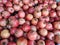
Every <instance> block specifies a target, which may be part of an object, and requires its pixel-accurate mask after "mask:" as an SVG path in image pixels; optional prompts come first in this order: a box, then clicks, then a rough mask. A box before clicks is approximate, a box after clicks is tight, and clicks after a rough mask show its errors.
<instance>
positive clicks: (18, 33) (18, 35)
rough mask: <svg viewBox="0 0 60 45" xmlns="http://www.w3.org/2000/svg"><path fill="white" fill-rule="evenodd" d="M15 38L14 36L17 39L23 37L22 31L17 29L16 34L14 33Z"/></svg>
mask: <svg viewBox="0 0 60 45" xmlns="http://www.w3.org/2000/svg"><path fill="white" fill-rule="evenodd" d="M15 36H16V37H17V38H19V37H21V36H23V30H21V29H17V30H16V32H15Z"/></svg>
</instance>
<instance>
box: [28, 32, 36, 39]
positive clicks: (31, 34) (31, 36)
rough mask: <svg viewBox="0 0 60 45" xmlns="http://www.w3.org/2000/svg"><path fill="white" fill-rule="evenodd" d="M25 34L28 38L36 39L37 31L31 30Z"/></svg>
mask: <svg viewBox="0 0 60 45" xmlns="http://www.w3.org/2000/svg"><path fill="white" fill-rule="evenodd" d="M27 36H28V39H29V40H36V39H37V33H36V32H33V31H30V32H28V34H27Z"/></svg>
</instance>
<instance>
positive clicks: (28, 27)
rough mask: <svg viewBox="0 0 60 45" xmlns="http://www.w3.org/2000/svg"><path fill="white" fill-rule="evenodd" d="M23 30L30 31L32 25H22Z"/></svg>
mask: <svg viewBox="0 0 60 45" xmlns="http://www.w3.org/2000/svg"><path fill="white" fill-rule="evenodd" d="M22 30H23V31H25V32H28V31H30V25H28V24H24V25H23V26H22Z"/></svg>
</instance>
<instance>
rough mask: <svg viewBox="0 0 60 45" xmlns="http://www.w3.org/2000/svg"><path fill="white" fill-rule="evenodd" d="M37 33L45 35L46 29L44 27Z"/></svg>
mask: <svg viewBox="0 0 60 45" xmlns="http://www.w3.org/2000/svg"><path fill="white" fill-rule="evenodd" d="M39 34H40V35H42V36H47V34H48V31H47V30H46V29H40V30H39Z"/></svg>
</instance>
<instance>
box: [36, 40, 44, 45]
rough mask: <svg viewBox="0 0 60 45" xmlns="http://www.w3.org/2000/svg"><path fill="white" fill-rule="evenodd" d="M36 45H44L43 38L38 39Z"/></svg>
mask: <svg viewBox="0 0 60 45" xmlns="http://www.w3.org/2000/svg"><path fill="white" fill-rule="evenodd" d="M37 45H45V42H44V41H43V40H39V41H38V42H37Z"/></svg>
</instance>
